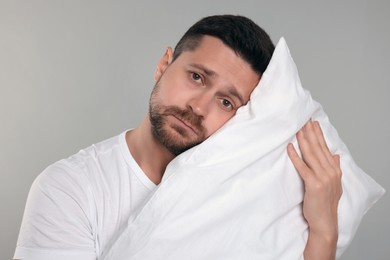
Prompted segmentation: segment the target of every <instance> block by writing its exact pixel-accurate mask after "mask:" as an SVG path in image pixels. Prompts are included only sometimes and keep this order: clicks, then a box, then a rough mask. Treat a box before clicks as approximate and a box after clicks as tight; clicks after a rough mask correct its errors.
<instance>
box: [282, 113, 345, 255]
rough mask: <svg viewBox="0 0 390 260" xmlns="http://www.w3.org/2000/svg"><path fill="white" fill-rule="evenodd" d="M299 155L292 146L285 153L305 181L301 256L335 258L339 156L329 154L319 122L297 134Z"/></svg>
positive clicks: (339, 192) (309, 123) (307, 126)
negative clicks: (305, 226) (304, 239)
mask: <svg viewBox="0 0 390 260" xmlns="http://www.w3.org/2000/svg"><path fill="white" fill-rule="evenodd" d="M297 140H298V145H299V149H300V150H301V153H302V158H300V157H299V155H298V153H297V152H296V150H295V148H294V146H293V145H292V144H289V145H288V148H287V151H288V155H289V157H290V159H291V161H292V163H293V164H294V166H295V168H296V169H297V171H298V172H299V174H300V176H301V177H302V179H303V182H304V184H305V194H304V200H303V215H304V217H305V219H306V221H307V223H308V225H309V239H308V242H307V245H306V248H305V252H304V256H305V259H317V260H319V259H327V260H328V259H335V254H336V245H337V238H338V226H337V208H338V203H339V200H340V197H341V194H342V186H341V169H340V157H339V156H338V155H332V154H331V153H330V151H329V149H328V147H327V145H326V142H325V139H324V136H323V133H322V130H321V127H320V124H319V123H318V122H311V121H310V122H308V123H307V124H306V125H305V126H304V127H303V128H302V129H301V130H300V131H299V132H298V133H297Z"/></svg>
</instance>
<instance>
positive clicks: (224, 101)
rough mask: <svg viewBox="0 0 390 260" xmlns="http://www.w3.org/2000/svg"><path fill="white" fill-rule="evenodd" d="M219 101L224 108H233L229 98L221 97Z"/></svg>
mask: <svg viewBox="0 0 390 260" xmlns="http://www.w3.org/2000/svg"><path fill="white" fill-rule="evenodd" d="M220 102H221V105H222V106H223V107H224V108H227V109H229V110H231V109H233V104H232V102H230V101H229V100H227V99H224V98H223V99H221V100H220Z"/></svg>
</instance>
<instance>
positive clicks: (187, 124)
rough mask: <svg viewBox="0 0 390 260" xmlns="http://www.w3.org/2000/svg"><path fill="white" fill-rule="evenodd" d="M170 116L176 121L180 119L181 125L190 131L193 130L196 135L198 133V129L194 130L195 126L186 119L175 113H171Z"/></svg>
mask: <svg viewBox="0 0 390 260" xmlns="http://www.w3.org/2000/svg"><path fill="white" fill-rule="evenodd" d="M171 116H173V117H174V118H176V119H177V121H180V123H181V124H182V125H184V126H185V127H186V128H188V129H189V130H191V131H192V132H194V133H195V134H196V135H198V131H197V130H196V128H195V127H194V126H193V125H192V124H191V123H189V122H188V121H186V120H184V119H182V118H180V117H178V116H177V115H174V114H172V115H171Z"/></svg>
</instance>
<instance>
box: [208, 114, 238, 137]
mask: <svg viewBox="0 0 390 260" xmlns="http://www.w3.org/2000/svg"><path fill="white" fill-rule="evenodd" d="M232 117H233V114H228V113H226V112H224V113H215V114H210V115H209V116H208V117H207V119H206V120H205V121H204V122H203V126H204V127H205V128H206V129H207V136H210V135H212V134H213V133H215V132H216V131H217V130H218V129H220V128H221V127H222V126H223V125H224V124H226V122H227V121H229V119H231V118H232Z"/></svg>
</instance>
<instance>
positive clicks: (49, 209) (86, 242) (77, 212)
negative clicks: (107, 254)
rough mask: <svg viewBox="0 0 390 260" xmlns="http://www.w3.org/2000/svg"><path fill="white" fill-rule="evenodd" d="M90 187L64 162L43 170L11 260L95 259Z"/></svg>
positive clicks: (35, 185)
mask: <svg viewBox="0 0 390 260" xmlns="http://www.w3.org/2000/svg"><path fill="white" fill-rule="evenodd" d="M89 185H90V184H89V182H88V179H87V177H86V176H85V175H84V174H83V171H82V170H81V168H79V167H72V166H71V165H69V164H67V163H66V162H64V161H60V162H57V163H55V164H53V165H52V166H49V167H48V168H47V169H46V170H44V171H43V172H42V173H41V174H40V175H39V176H38V177H37V179H36V180H35V181H34V183H33V185H32V186H31V189H30V192H29V195H28V198H27V203H26V208H25V212H24V216H23V221H22V225H21V229H20V232H19V238H18V242H17V247H16V251H15V255H14V259H25V260H35V259H37V260H38V259H39V260H45V259H51V260H52V259H56V260H63V259H64V260H65V259H72V260H78V259H80V260H81V259H82V260H92V259H96V258H97V257H96V249H95V241H96V237H95V236H96V232H95V230H94V225H93V222H94V220H93V209H92V207H93V198H92V194H91V192H90V186H89Z"/></svg>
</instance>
